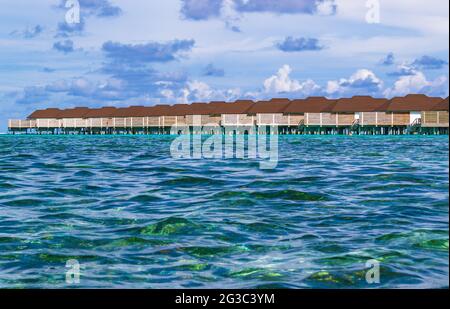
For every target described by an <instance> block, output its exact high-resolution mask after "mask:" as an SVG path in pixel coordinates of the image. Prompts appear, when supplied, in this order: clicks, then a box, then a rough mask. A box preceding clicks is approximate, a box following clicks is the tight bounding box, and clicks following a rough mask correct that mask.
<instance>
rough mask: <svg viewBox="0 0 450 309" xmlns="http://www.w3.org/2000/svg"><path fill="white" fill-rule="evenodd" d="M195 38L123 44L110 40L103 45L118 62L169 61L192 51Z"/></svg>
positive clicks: (108, 53)
mask: <svg viewBox="0 0 450 309" xmlns="http://www.w3.org/2000/svg"><path fill="white" fill-rule="evenodd" d="M194 44H195V41H194V40H174V41H170V42H167V43H158V42H150V43H146V44H134V45H133V44H122V43H118V42H112V41H108V42H105V43H104V44H103V46H102V50H103V52H104V53H105V55H106V57H108V58H109V59H111V60H114V61H117V62H126V63H151V62H168V61H173V60H175V59H177V57H178V56H180V54H181V53H183V52H188V51H190V50H191V49H192V48H193V46H194Z"/></svg>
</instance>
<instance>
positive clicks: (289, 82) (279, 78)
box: [264, 64, 320, 94]
mask: <svg viewBox="0 0 450 309" xmlns="http://www.w3.org/2000/svg"><path fill="white" fill-rule="evenodd" d="M291 72H292V69H291V67H290V66H289V65H287V64H285V65H283V66H282V67H281V68H280V69H279V70H278V72H277V74H275V75H272V76H271V77H269V78H268V79H266V80H265V81H264V92H266V93H289V92H299V93H303V94H312V93H314V92H316V91H319V90H320V87H319V86H318V85H317V84H316V83H315V82H314V81H313V80H311V79H308V80H306V81H305V82H303V83H302V82H300V81H298V80H295V79H291V78H290V76H289V75H290V74H291Z"/></svg>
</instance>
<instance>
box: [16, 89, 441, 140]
mask: <svg viewBox="0 0 450 309" xmlns="http://www.w3.org/2000/svg"><path fill="white" fill-rule="evenodd" d="M448 118H449V103H448V98H446V99H442V98H439V97H428V96H425V95H417V94H416V95H407V96H405V97H396V98H393V99H390V100H389V99H380V98H373V97H370V96H354V97H352V98H342V99H336V100H330V99H327V98H325V97H309V98H306V99H298V100H289V99H281V98H278V99H272V100H270V101H259V102H253V101H250V100H238V101H235V102H231V103H227V102H223V101H214V102H210V103H193V104H175V105H166V104H159V105H155V106H130V107H126V108H125V107H122V108H115V107H103V108H94V109H90V108H87V107H76V108H70V109H58V108H48V109H44V110H37V111H34V112H32V113H31V114H30V115H29V116H28V117H27V119H26V120H9V121H8V131H9V132H10V133H14V134H15V133H41V134H42V133H50V134H67V133H77V134H80V133H81V134H118V133H128V134H138V133H140V134H155V133H158V134H168V133H171V132H172V133H173V132H180V131H179V130H178V129H177V128H178V127H183V128H186V127H188V128H189V130H191V132H194V131H195V130H196V131H195V132H194V133H200V132H202V131H203V132H205V130H202V129H201V128H199V126H203V127H205V126H206V127H208V128H206V131H211V130H215V129H214V128H217V127H219V128H221V129H220V130H221V131H219V132H224V131H225V129H226V128H230V127H234V128H237V129H239V128H242V129H243V130H244V131H248V132H250V131H249V130H248V128H249V127H256V128H259V127H266V129H267V127H272V128H274V127H277V128H278V133H279V134H415V133H421V134H448V127H449V120H448ZM212 127H214V128H212ZM173 128H175V130H172V131H171V129H173ZM232 130H235V129H232ZM257 130H258V132H262V131H261V130H259V129H257ZM268 130H270V129H268ZM239 131H240V130H235V132H236V134H238V133H237V132H239Z"/></svg>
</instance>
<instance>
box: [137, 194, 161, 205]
mask: <svg viewBox="0 0 450 309" xmlns="http://www.w3.org/2000/svg"><path fill="white" fill-rule="evenodd" d="M160 200H161V198H160V197H158V196H155V195H151V194H140V195H136V196H133V197H132V198H130V201H131V202H137V203H150V202H158V201H160Z"/></svg>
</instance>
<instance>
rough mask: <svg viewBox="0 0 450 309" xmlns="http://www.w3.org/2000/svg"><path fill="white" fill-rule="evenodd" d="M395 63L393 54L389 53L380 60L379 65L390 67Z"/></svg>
mask: <svg viewBox="0 0 450 309" xmlns="http://www.w3.org/2000/svg"><path fill="white" fill-rule="evenodd" d="M394 63H395V57H394V53H389V54H387V55H386V57H384V58H383V59H382V60H381V64H382V65H385V66H390V65H393V64H394Z"/></svg>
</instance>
